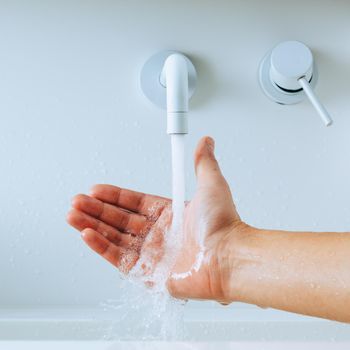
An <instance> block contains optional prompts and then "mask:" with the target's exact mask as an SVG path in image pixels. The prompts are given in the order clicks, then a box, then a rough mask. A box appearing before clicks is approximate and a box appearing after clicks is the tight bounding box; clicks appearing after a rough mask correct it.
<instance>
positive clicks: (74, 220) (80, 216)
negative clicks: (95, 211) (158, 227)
mask: <svg viewBox="0 0 350 350" xmlns="http://www.w3.org/2000/svg"><path fill="white" fill-rule="evenodd" d="M67 221H68V223H69V224H70V225H71V226H73V227H74V228H76V229H77V230H78V231H83V230H85V229H86V228H92V229H93V230H95V231H97V232H99V233H100V234H101V235H103V236H104V237H106V238H107V239H108V240H109V241H110V242H112V243H114V244H116V245H119V246H121V247H125V248H127V247H135V246H136V245H138V244H139V239H137V238H136V237H133V236H131V235H128V234H124V233H121V232H120V231H118V230H117V229H115V228H114V227H112V226H109V225H107V224H105V223H104V222H102V221H100V220H98V219H95V218H94V217H92V216H89V215H87V214H85V213H83V212H81V211H79V210H76V209H72V210H71V211H70V212H69V213H68V215H67Z"/></svg>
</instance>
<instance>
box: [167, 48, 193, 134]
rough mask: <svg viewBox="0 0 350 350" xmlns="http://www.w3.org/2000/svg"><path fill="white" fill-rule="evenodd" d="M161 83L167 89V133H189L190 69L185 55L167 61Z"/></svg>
mask: <svg viewBox="0 0 350 350" xmlns="http://www.w3.org/2000/svg"><path fill="white" fill-rule="evenodd" d="M160 83H161V84H162V85H163V86H164V87H166V99H167V133H168V134H187V133H188V121H187V112H188V67H187V62H186V58H185V56H184V55H181V54H178V53H175V54H171V55H170V56H169V57H168V58H167V59H166V61H165V63H164V66H163V70H162V73H161V75H160Z"/></svg>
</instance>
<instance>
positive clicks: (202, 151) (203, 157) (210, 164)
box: [194, 136, 223, 185]
mask: <svg viewBox="0 0 350 350" xmlns="http://www.w3.org/2000/svg"><path fill="white" fill-rule="evenodd" d="M214 148H215V142H214V140H213V139H212V138H211V137H209V136H206V137H203V138H201V140H200V141H199V143H198V145H197V148H196V151H195V155H194V165H195V170H196V175H197V182H198V185H211V184H213V183H217V182H218V181H219V180H222V179H223V176H222V174H221V171H220V168H219V164H218V162H217V160H216V158H215V155H214Z"/></svg>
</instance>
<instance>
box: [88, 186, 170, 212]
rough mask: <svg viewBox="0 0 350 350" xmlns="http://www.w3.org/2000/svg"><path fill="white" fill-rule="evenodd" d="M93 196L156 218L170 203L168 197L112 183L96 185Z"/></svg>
mask: <svg viewBox="0 0 350 350" xmlns="http://www.w3.org/2000/svg"><path fill="white" fill-rule="evenodd" d="M91 196H92V197H95V198H97V199H100V200H101V201H103V202H106V203H109V204H113V205H116V206H118V207H121V208H124V209H127V210H130V211H133V212H135V213H139V214H142V215H146V216H148V217H154V218H158V217H159V215H160V213H161V211H162V209H163V208H164V206H165V205H167V204H168V203H170V200H169V199H167V198H163V197H158V196H153V195H149V194H145V193H141V192H135V191H131V190H128V189H125V188H120V187H117V186H112V185H95V186H94V187H93V188H92V189H91Z"/></svg>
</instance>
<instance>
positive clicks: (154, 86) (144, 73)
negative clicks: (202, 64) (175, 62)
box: [140, 50, 197, 110]
mask: <svg viewBox="0 0 350 350" xmlns="http://www.w3.org/2000/svg"><path fill="white" fill-rule="evenodd" d="M174 53H180V52H178V51H172V50H168V51H161V52H158V53H156V54H155V55H153V56H151V57H150V58H149V59H148V60H147V61H146V63H145V64H144V66H143V67H142V70H141V78H140V85H141V90H142V92H143V93H144V95H145V96H146V97H147V98H148V99H149V100H150V101H151V102H152V103H154V104H155V105H156V106H158V107H160V108H162V109H165V110H166V108H167V101H166V87H165V86H164V85H162V84H161V81H160V77H161V73H162V70H163V67H164V63H165V60H166V59H167V58H168V56H169V55H171V54H174ZM181 54H182V53H181ZM182 55H183V54H182ZM186 61H187V67H188V96H189V98H191V97H192V95H193V93H194V90H195V86H196V81H197V73H196V69H195V68H194V65H193V64H192V62H191V61H190V60H189V59H188V58H187V57H186Z"/></svg>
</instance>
